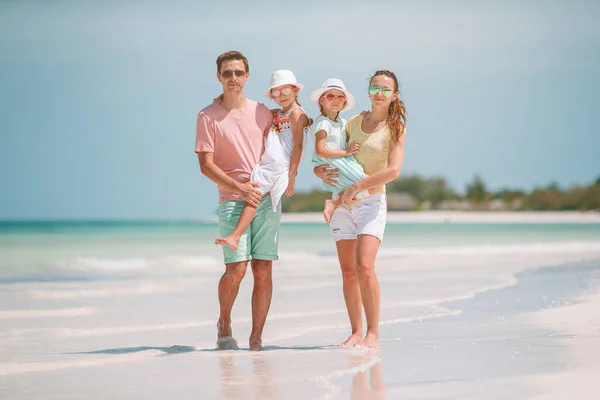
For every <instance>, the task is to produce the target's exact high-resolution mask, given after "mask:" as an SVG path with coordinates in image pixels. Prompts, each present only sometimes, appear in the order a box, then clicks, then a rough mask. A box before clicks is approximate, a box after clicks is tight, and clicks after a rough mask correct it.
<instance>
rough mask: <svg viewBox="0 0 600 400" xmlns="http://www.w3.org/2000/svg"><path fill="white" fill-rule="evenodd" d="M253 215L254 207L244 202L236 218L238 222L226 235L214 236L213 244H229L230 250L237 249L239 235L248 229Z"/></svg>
mask: <svg viewBox="0 0 600 400" xmlns="http://www.w3.org/2000/svg"><path fill="white" fill-rule="evenodd" d="M255 215H256V208H255V207H252V206H251V205H250V204H248V203H244V208H243V209H242V212H241V214H240V219H238V222H237V224H236V226H235V228H234V229H233V232H231V234H230V235H229V236H227V237H224V238H223V237H218V238H216V239H215V244H220V245H222V246H229V247H231V250H237V249H238V246H239V243H240V237H242V235H243V234H244V232H246V229H248V227H249V226H250V223H251V222H252V220H253V219H254V216H255Z"/></svg>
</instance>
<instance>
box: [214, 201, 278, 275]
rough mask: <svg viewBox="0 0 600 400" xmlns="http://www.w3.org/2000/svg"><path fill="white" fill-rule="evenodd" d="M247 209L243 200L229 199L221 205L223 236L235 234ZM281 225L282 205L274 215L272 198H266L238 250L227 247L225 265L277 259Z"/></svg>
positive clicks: (243, 236) (220, 217) (225, 248)
mask: <svg viewBox="0 0 600 400" xmlns="http://www.w3.org/2000/svg"><path fill="white" fill-rule="evenodd" d="M243 208H244V201H243V200H229V201H224V202H222V203H220V204H219V227H220V228H221V236H222V237H225V236H228V235H230V234H231V232H233V229H234V228H235V225H236V224H237V222H238V219H239V218H240V214H241V212H242V209H243ZM280 222H281V202H280V203H279V205H278V206H277V211H276V212H273V208H272V206H271V196H270V195H266V196H264V197H263V198H262V199H261V201H260V203H259V205H258V208H257V209H256V215H255V216H254V219H253V220H252V223H251V224H250V226H249V227H248V229H246V232H244V234H243V235H242V237H241V238H240V243H239V247H238V249H237V250H236V251H234V250H232V249H231V248H229V247H228V246H223V257H224V259H225V264H229V263H234V262H240V261H249V260H252V259H253V258H256V259H258V260H277V259H278V258H279V257H278V254H277V253H278V247H279V223H280Z"/></svg>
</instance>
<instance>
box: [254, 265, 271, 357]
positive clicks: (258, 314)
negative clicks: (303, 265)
mask: <svg viewBox="0 0 600 400" xmlns="http://www.w3.org/2000/svg"><path fill="white" fill-rule="evenodd" d="M272 271H273V261H270V260H256V259H255V260H252V274H253V275H254V290H253V291H252V332H251V333H250V340H249V345H250V350H252V351H259V350H262V349H263V347H262V334H263V328H264V327H265V322H266V321H267V314H268V313H269V308H270V307H271V297H272V295H273V275H272Z"/></svg>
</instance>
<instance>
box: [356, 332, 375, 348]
mask: <svg viewBox="0 0 600 400" xmlns="http://www.w3.org/2000/svg"><path fill="white" fill-rule="evenodd" d="M359 346H360V347H369V348H372V347H379V333H373V332H367V336H365V338H364V340H363V341H362V342H360V344H359Z"/></svg>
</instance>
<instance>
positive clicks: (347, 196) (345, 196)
mask: <svg viewBox="0 0 600 400" xmlns="http://www.w3.org/2000/svg"><path fill="white" fill-rule="evenodd" d="M356 193H358V187H357V186H356V184H352V185H350V186H348V187H347V188H346V189H344V190H342V191H341V192H340V199H341V200H342V203H344V204H352V203H353V202H354V200H355V199H354V197H355V196H356Z"/></svg>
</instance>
